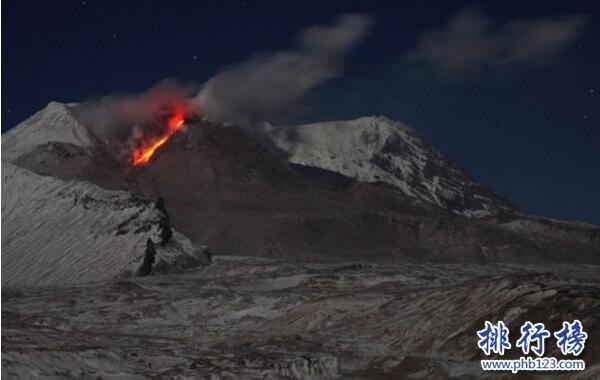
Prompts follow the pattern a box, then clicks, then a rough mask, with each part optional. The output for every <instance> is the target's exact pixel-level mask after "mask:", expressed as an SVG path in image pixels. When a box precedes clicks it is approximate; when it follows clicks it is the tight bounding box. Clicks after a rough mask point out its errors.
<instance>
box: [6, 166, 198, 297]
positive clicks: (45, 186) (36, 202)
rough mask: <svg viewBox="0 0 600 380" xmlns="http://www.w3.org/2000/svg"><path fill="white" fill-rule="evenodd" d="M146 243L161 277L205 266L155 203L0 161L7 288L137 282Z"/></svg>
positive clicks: (194, 248)
mask: <svg viewBox="0 0 600 380" xmlns="http://www.w3.org/2000/svg"><path fill="white" fill-rule="evenodd" d="M168 234H172V235H173V236H172V237H169V236H167V235H168ZM148 240H151V241H152V242H153V243H151V245H153V246H154V249H155V250H156V255H155V257H154V259H155V262H154V267H155V268H157V269H160V270H168V268H173V266H175V267H178V266H182V265H183V266H190V267H193V266H194V265H199V264H203V263H206V257H205V254H204V248H203V247H200V246H197V245H195V244H193V243H192V242H191V241H190V240H189V239H188V238H187V237H185V236H183V235H182V234H180V233H179V232H177V231H174V230H172V229H171V227H170V225H169V220H168V216H167V215H166V214H165V213H164V211H163V210H161V209H160V207H156V201H155V200H152V199H148V198H144V197H141V196H136V195H134V194H132V193H129V192H125V191H107V190H104V189H101V188H100V187H98V186H96V185H93V184H91V183H88V182H83V181H63V180H60V179H57V178H53V177H47V176H41V175H37V174H34V173H32V172H30V171H28V170H26V169H23V168H20V167H18V166H15V165H13V164H11V163H8V162H5V161H2V286H47V285H66V284H74V283H82V282H90V281H98V280H104V279H110V278H113V277H115V276H120V275H126V274H135V273H136V271H137V270H138V268H139V267H140V266H141V264H142V263H143V261H144V258H145V256H146V255H147V251H148V248H147V246H148V244H149V243H148ZM161 243H164V245H163V244H161ZM161 268H162V269H161Z"/></svg>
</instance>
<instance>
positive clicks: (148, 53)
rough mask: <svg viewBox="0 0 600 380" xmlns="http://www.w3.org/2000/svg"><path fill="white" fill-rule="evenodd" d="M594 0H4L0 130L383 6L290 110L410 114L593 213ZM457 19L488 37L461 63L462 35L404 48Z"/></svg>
mask: <svg viewBox="0 0 600 380" xmlns="http://www.w3.org/2000/svg"><path fill="white" fill-rule="evenodd" d="M599 8H600V5H598V4H597V3H596V2H594V1H581V2H579V1H569V2H565V1H560V2H559V1H556V2H552V1H539V2H536V1H527V2H524V1H502V2H500V1H494V2H487V1H486V2H480V3H477V2H472V1H469V2H467V1H417V0H413V1H389V2H376V1H370V2H366V1H320V2H292V1H285V2H284V1H262V2H254V1H243V2H242V1H237V2H223V1H100V0H84V1H60V0H56V1H43V0H36V1H17V0H12V1H11V0H6V1H3V2H2V11H3V14H4V19H3V21H4V22H3V26H2V27H3V30H2V47H3V53H4V54H3V55H2V76H3V81H2V94H3V97H2V130H3V131H5V130H7V129H10V128H11V127H13V126H15V125H16V124H18V123H19V122H20V121H22V120H24V119H26V118H27V117H28V116H30V115H31V114H33V113H34V112H35V111H37V110H39V109H40V108H42V107H44V106H45V105H46V104H47V103H48V102H49V101H50V100H58V101H65V102H71V101H81V100H85V99H89V98H91V97H95V96H100V95H104V94H108V93H113V92H138V91H143V90H145V89H147V88H148V87H150V86H152V85H153V84H155V83H156V82H158V81H159V80H161V79H164V78H177V79H180V80H182V81H189V82H192V83H197V84H198V83H202V82H203V81H205V80H206V79H208V78H209V77H211V76H212V75H213V74H215V72H216V71H217V70H218V69H219V68H221V67H223V66H225V65H230V64H232V63H236V62H239V61H243V60H245V59H247V58H248V57H250V56H252V55H253V54H255V53H257V52H263V51H271V50H281V49H287V48H289V47H290V46H292V45H293V43H294V40H295V36H296V34H297V32H298V31H299V30H301V29H302V28H305V27H306V26H309V25H312V24H317V23H327V22H330V21H331V20H332V18H333V17H334V15H336V14H339V13H347V12H363V13H368V14H370V15H372V16H373V17H374V19H375V22H376V23H375V25H374V27H373V29H372V30H371V33H370V34H369V35H368V37H367V38H366V39H365V40H364V41H363V43H362V44H361V45H360V46H359V47H358V48H356V49H355V50H354V51H353V52H352V54H351V55H350V56H349V57H348V59H347V62H346V70H345V75H344V76H343V77H341V78H338V79H335V80H332V81H331V82H328V83H326V84H325V85H323V86H321V87H319V88H317V89H316V90H315V91H313V92H311V93H310V95H309V99H308V101H307V102H308V104H309V105H310V106H311V107H310V109H309V112H308V113H307V114H305V115H304V116H302V117H301V119H298V120H296V121H317V120H320V119H338V118H353V117H358V116H362V115H372V114H383V115H387V116H389V117H391V118H394V119H398V120H402V121H404V122H406V123H407V124H409V125H411V126H412V127H413V128H415V129H417V130H418V131H419V132H421V133H422V134H423V135H425V136H426V137H427V138H428V139H429V140H430V141H431V142H432V143H433V144H434V145H435V146H437V147H438V148H439V149H440V150H441V151H442V152H444V153H445V154H447V155H448V156H450V157H451V158H453V159H454V160H456V161H457V162H458V163H459V164H460V165H461V166H463V167H464V168H466V169H467V170H468V171H469V172H470V173H471V174H472V175H473V176H474V177H475V178H477V179H478V180H480V181H482V182H483V183H485V184H487V185H489V186H490V187H492V188H493V189H495V190H496V191H497V192H499V193H500V194H502V195H504V196H506V197H507V198H509V199H511V200H512V201H514V202H515V203H517V204H518V205H519V206H520V207H521V208H523V209H524V210H525V211H527V212H531V213H536V214H540V215H545V216H550V217H556V218H564V219H576V220H582V221H588V222H593V223H596V224H600V190H599V189H600V37H598V36H600V9H599ZM461 14H462V15H465V14H471V16H472V15H473V14H475V15H476V16H477V17H475V19H474V21H473V17H471V18H469V17H463V18H462V19H461V16H460V15H461ZM523 19H527V20H528V21H526V22H520V21H518V20H523ZM451 20H454V22H455V24H458V25H462V28H458V29H459V33H458V35H459V36H463V35H462V34H460V31H464V30H466V32H465V33H467V34H469V33H471V34H473V33H475V34H477V31H475V32H473V30H472V28H471V25H472V24H474V23H476V21H478V20H479V21H482V20H483V21H485V23H486V25H488V26H487V29H486V30H487V32H486V33H484V34H483V37H485V38H484V39H483V40H481V39H479V40H477V39H476V40H475V42H473V44H471V45H468V49H467V50H468V51H470V50H473V49H474V50H475V51H477V49H481V52H477V55H476V56H475V57H470V60H467V62H466V64H464V65H463V63H465V61H464V60H461V59H462V58H463V57H461V56H460V52H461V45H460V43H459V44H458V46H455V47H456V49H455V48H454V47H453V48H452V49H450V50H451V51H450V52H446V53H445V55H444V56H443V57H442V58H441V59H440V58H439V57H438V56H436V55H435V54H436V53H435V52H434V53H432V54H433V55H430V56H427V55H426V56H423V55H422V54H421V56H420V58H419V59H417V60H410V59H407V57H408V56H409V55H410V54H413V55H414V53H415V52H421V53H422V51H424V49H422V48H423V45H420V43H419V41H420V39H419V36H422V35H423V33H424V32H425V31H430V33H429V34H430V35H431V34H432V33H434V34H435V33H437V34H435V35H437V39H438V42H439V41H442V42H444V41H446V40H447V41H449V42H448V44H445V43H443V44H442V46H443V47H444V46H449V45H450V44H451V43H453V41H454V43H456V39H454V40H453V39H452V35H453V33H451V32H452V28H450V27H448V26H447V25H448V23H449V22H451ZM460 20H462V21H460ZM548 20H550V21H548ZM548 23H550V24H548ZM569 23H571V24H569ZM575 24H576V25H575ZM559 25H563V26H564V25H566V29H560V27H558V26H559ZM569 25H571V26H572V28H570V27H569ZM569 28H570V29H569ZM557 30H558V31H557ZM431 31H434V32H431ZM527 31H532V32H531V33H529V34H527V33H528V32H527ZM540 31H541V32H540ZM553 33H555V34H553ZM568 33H571V35H570V36H569V37H568V38H565V40H564V41H562V42H561V40H560V39H561V38H562V37H564V36H565V35H566V34H568ZM523 36H526V37H527V36H529V37H530V38H529V39H527V38H525V37H523ZM548 36H550V37H548ZM552 36H554V37H556V36H558V42H557V41H555V40H553V39H552V38H554V37H552ZM480 37H481V36H480ZM524 38H525V39H526V40H527V41H526V42H527V43H525V44H522V45H518V46H517V45H515V43H514V41H513V40H515V41H519V39H521V40H523V39H524ZM459 40H460V39H459ZM544 43H546V44H549V45H548V46H549V48H548V49H549V50H544V49H543V47H544ZM552 44H554V45H552ZM490 46H492V48H491V50H490V49H489V47H490ZM515 46H516V47H515ZM540 46H542V48H540ZM469 49H470V50H469ZM455 59H459V61H455ZM453 62H454V63H456V62H459V63H460V64H461V65H462V66H460V67H458V69H457V66H450V63H453Z"/></svg>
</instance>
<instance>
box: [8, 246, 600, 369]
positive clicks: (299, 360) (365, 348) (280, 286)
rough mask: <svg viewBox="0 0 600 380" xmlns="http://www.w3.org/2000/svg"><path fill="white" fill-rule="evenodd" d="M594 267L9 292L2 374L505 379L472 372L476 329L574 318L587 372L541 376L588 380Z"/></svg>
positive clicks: (350, 273) (277, 269) (203, 273)
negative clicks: (582, 334) (488, 323)
mask: <svg viewBox="0 0 600 380" xmlns="http://www.w3.org/2000/svg"><path fill="white" fill-rule="evenodd" d="M599 270H600V269H599V268H598V267H597V266H589V265H554V266H540V265H528V266H526V265H501V264H494V265H476V264H432V263H422V264H407V263H405V262H388V263H372V262H371V263H370V262H351V263H346V264H301V263H293V262H289V261H287V262H283V261H278V260H269V259H256V258H250V257H221V256H216V257H215V260H214V262H213V264H212V265H210V266H208V267H205V268H203V269H199V270H196V271H190V272H187V273H180V274H169V275H165V276H151V277H143V278H139V277H138V278H134V279H129V280H123V281H118V282H114V281H109V282H104V283H94V284H87V285H77V286H70V287H63V288H52V289H30V290H18V291H17V290H14V291H6V290H5V291H3V294H2V311H3V315H2V337H3V346H2V349H3V353H2V374H3V375H4V376H7V377H8V378H38V377H50V378H97V377H102V378H110V379H119V378H120V379H125V378H126V379H136V378H140V379H142V378H148V377H158V378H166V379H324V378H344V379H372V378H375V379H404V378H415V379H449V378H455V379H477V378H493V379H502V378H506V379H513V378H514V376H515V375H514V374H512V373H499V372H493V373H487V374H486V373H484V372H483V371H482V370H481V369H480V367H479V360H480V359H482V358H483V354H482V353H481V351H480V350H479V349H478V347H477V336H476V331H477V330H479V329H481V328H483V325H484V321H485V320H492V321H496V320H503V321H504V322H505V323H506V324H507V326H508V327H509V328H510V331H511V333H510V339H511V340H512V341H513V343H514V339H516V337H515V336H518V328H519V327H520V325H521V324H522V323H523V322H524V321H527V320H532V321H538V322H544V323H545V325H546V327H547V328H548V329H550V330H551V331H554V330H556V329H558V328H560V327H561V324H562V321H563V320H573V319H575V318H578V319H580V320H581V322H582V324H583V327H584V330H585V331H586V332H588V334H589V338H588V345H586V349H585V350H584V352H583V354H582V355H581V356H580V357H579V358H581V359H584V360H586V362H587V369H586V370H585V371H584V372H581V373H573V372H571V373H568V372H567V373H556V375H555V374H552V376H550V378H552V379H555V378H576V376H579V377H577V378H580V379H597V378H598V376H600V361H599V358H600V351H598V345H597V344H595V343H594V342H597V341H598V340H599V339H600V320H599V319H598V316H599V315H600V299H598V297H597V295H598V294H600V283H599V282H598V276H597V274H598V271H599ZM546 347H547V351H546V355H547V356H556V357H561V356H562V354H561V353H560V351H558V349H557V347H556V344H555V342H553V341H550V340H548V342H547V344H546ZM519 352H520V350H514V349H513V350H510V351H509V352H508V353H507V354H506V355H505V358H515V357H517V358H518V357H519ZM521 356H522V354H521ZM520 375H523V374H520ZM541 375H542V377H543V375H546V376H547V375H548V374H541Z"/></svg>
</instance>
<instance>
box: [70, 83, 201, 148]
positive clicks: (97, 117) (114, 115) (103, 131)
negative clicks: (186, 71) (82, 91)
mask: <svg viewBox="0 0 600 380" xmlns="http://www.w3.org/2000/svg"><path fill="white" fill-rule="evenodd" d="M194 92H195V88H194V86H191V85H184V84H180V83H177V82H174V81H171V80H165V81H162V82H160V83H158V84H157V85H155V86H154V87H152V88H151V89H149V90H148V91H146V92H144V93H141V94H135V95H131V94H122V95H108V96H105V97H102V98H100V99H97V100H92V101H88V102H85V103H81V104H79V105H77V106H76V107H75V109H74V111H75V113H76V114H77V116H78V117H79V118H80V119H81V120H82V121H83V122H84V123H86V124H87V125H88V126H89V127H90V128H92V129H93V131H94V132H95V133H96V134H97V135H98V136H100V137H102V138H103V139H106V140H109V141H111V142H113V143H116V142H126V141H127V140H128V139H130V138H132V137H139V136H140V134H144V133H147V132H148V131H147V129H149V128H156V126H161V125H163V126H164V124H165V120H164V118H165V117H168V116H169V115H170V114H172V113H174V112H175V111H179V112H182V113H185V114H188V113H194V112H195V111H194V109H193V107H194V104H192V102H191V101H190V99H191V97H192V96H193V94H194ZM182 108H183V109H182Z"/></svg>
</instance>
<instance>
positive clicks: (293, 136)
mask: <svg viewBox="0 0 600 380" xmlns="http://www.w3.org/2000/svg"><path fill="white" fill-rule="evenodd" d="M264 132H265V133H266V134H267V136H269V137H270V138H271V139H272V142H273V144H274V145H275V147H276V148H277V149H278V150H281V151H283V153H284V155H285V156H287V159H288V160H289V161H290V162H292V163H295V164H300V165H305V166H311V167H318V168H322V169H326V170H330V171H333V172H337V173H341V174H343V175H346V176H349V177H352V178H355V179H357V180H358V181H362V182H385V183H388V184H390V185H393V186H396V187H397V188H399V189H400V190H401V191H402V192H403V193H404V194H406V195H408V196H411V197H415V198H418V199H421V200H423V201H426V202H430V203H433V204H436V205H438V206H441V207H443V208H445V209H447V210H450V211H452V212H454V213H457V214H461V215H464V216H468V217H477V218H479V217H491V216H497V215H499V214H501V213H505V212H512V211H514V206H513V205H511V204H510V202H508V201H507V200H505V199H503V198H501V197H500V196H498V195H496V194H495V193H494V192H492V191H491V190H490V189H488V188H486V187H485V186H483V185H481V184H479V183H477V182H475V181H474V180H473V179H472V178H471V177H470V176H469V175H468V174H467V173H466V172H465V171H464V170H462V169H460V168H459V167H458V166H457V165H456V164H454V163H453V162H452V161H450V160H448V159H447V158H445V157H444V156H443V155H442V154H441V153H440V152H439V151H437V150H436V149H435V148H434V147H433V146H432V145H431V144H429V143H427V142H426V141H425V140H424V139H423V138H422V137H420V136H419V135H418V134H417V133H416V132H415V131H414V130H413V129H411V128H410V127H408V126H407V125H405V124H403V123H401V122H397V121H393V120H390V119H388V118H386V117H381V116H379V117H362V118H359V119H356V120H349V121H333V122H323V123H315V124H308V125H299V126H292V127H273V126H271V125H268V124H266V125H265V126H264Z"/></svg>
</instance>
